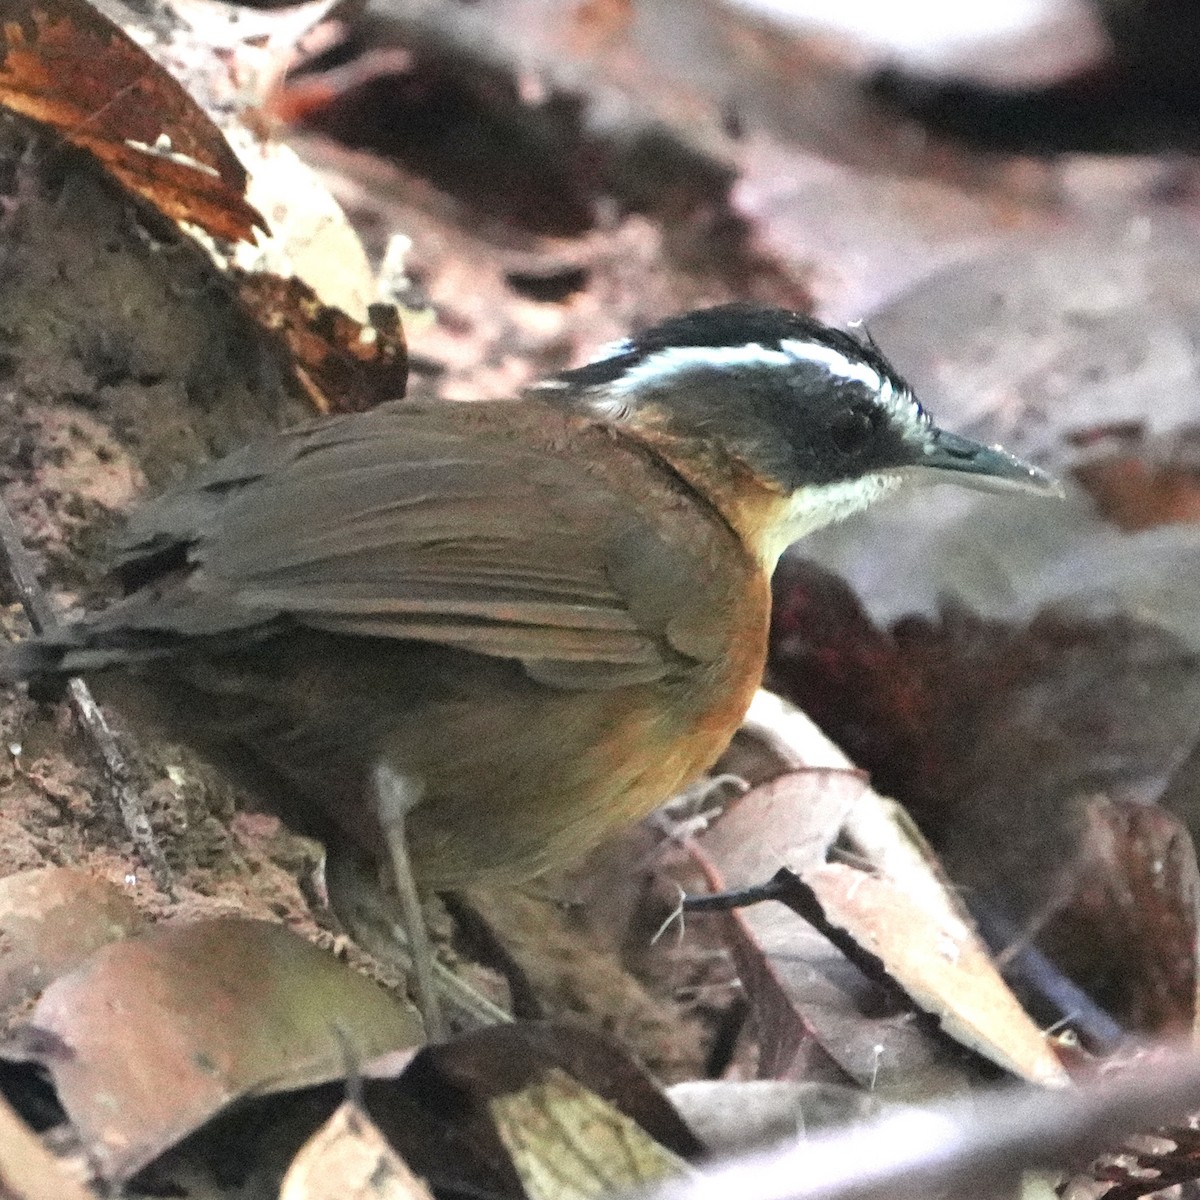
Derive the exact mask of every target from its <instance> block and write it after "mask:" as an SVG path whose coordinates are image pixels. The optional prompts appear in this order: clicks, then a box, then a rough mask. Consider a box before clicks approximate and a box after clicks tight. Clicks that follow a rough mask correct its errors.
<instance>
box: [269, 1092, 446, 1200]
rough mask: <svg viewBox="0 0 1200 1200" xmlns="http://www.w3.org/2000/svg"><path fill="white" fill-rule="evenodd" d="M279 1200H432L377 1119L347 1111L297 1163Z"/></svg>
mask: <svg viewBox="0 0 1200 1200" xmlns="http://www.w3.org/2000/svg"><path fill="white" fill-rule="evenodd" d="M279 1200H431V1196H430V1192H429V1189H428V1188H427V1187H426V1186H425V1185H424V1184H423V1183H422V1182H421V1180H420V1179H418V1178H417V1177H416V1176H415V1175H414V1174H413V1173H412V1172H411V1171H410V1170H409V1169H408V1167H406V1166H405V1165H404V1160H403V1159H402V1158H401V1157H400V1156H399V1155H398V1154H397V1153H396V1152H395V1150H393V1149H392V1148H391V1146H389V1145H388V1143H387V1141H386V1140H385V1139H384V1137H383V1135H382V1134H381V1133H380V1132H379V1130H378V1129H376V1128H375V1126H374V1125H372V1124H371V1119H370V1118H369V1117H368V1116H367V1115H366V1113H364V1112H363V1111H362V1109H360V1108H358V1107H357V1106H356V1105H354V1104H352V1103H350V1102H347V1103H345V1104H343V1105H342V1106H341V1108H339V1109H338V1110H337V1112H335V1113H334V1114H333V1116H332V1117H330V1118H329V1120H328V1121H326V1122H325V1124H324V1125H322V1126H321V1128H320V1129H318V1130H317V1132H316V1133H314V1134H313V1135H312V1137H311V1138H309V1140H308V1141H307V1142H306V1143H305V1144H304V1146H303V1147H302V1148H301V1150H300V1153H299V1154H297V1155H296V1157H295V1158H294V1159H293V1160H292V1165H291V1166H290V1167H289V1168H288V1172H287V1174H286V1175H285V1176H284V1178H283V1186H282V1187H281V1188H280V1189H279Z"/></svg>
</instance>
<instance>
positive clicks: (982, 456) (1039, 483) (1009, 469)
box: [919, 429, 1064, 498]
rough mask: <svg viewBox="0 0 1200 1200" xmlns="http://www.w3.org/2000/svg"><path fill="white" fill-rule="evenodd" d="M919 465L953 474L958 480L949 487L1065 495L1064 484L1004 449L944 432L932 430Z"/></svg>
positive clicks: (948, 481) (932, 480) (955, 479)
mask: <svg viewBox="0 0 1200 1200" xmlns="http://www.w3.org/2000/svg"><path fill="white" fill-rule="evenodd" d="M919 465H920V466H922V467H932V468H933V469H934V470H936V471H953V472H954V473H955V477H954V479H953V480H950V479H947V480H946V482H947V483H950V482H954V483H957V484H959V485H960V486H962V487H970V488H976V489H978V490H979V491H988V492H994V491H1018V492H1032V493H1035V494H1037V495H1041V496H1058V497H1060V498H1061V497H1062V496H1063V494H1064V493H1063V487H1062V484H1061V483H1059V482H1058V480H1057V479H1055V478H1054V477H1053V476H1052V475H1047V474H1046V472H1045V471H1043V470H1042V469H1041V468H1040V467H1035V466H1034V465H1033V464H1032V463H1027V462H1026V461H1025V460H1024V459H1021V458H1018V457H1017V456H1016V455H1015V454H1009V452H1008V451H1007V450H1004V449H1002V448H1001V447H1000V446H985V445H984V444H983V443H982V442H973V441H971V439H970V438H964V437H959V436H958V434H956V433H947V432H946V430H944V429H934V430H932V436H931V437H930V439H929V441H928V442H926V444H925V446H924V454H923V455H922V457H921V459H920V461H919ZM930 482H936V476H933V477H931V478H930Z"/></svg>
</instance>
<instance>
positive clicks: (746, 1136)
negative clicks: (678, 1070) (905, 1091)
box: [667, 1079, 882, 1157]
mask: <svg viewBox="0 0 1200 1200" xmlns="http://www.w3.org/2000/svg"><path fill="white" fill-rule="evenodd" d="M667 1095H668V1096H670V1098H671V1103H672V1104H674V1105H675V1107H676V1108H678V1109H679V1111H680V1113H682V1114H683V1119H684V1120H685V1121H687V1123H688V1124H689V1125H690V1126H691V1127H692V1129H693V1130H695V1132H696V1135H697V1136H698V1137H699V1138H700V1139H701V1140H702V1141H703V1142H704V1144H705V1146H707V1147H708V1149H709V1152H710V1153H711V1154H712V1155H713V1156H715V1157H723V1156H726V1155H734V1154H746V1153H749V1152H750V1151H751V1150H756V1149H758V1148H760V1147H763V1148H765V1147H767V1146H777V1145H781V1144H783V1143H786V1142H788V1141H789V1140H792V1139H795V1138H803V1137H806V1136H807V1135H808V1134H810V1133H813V1132H815V1131H817V1130H819V1129H835V1128H839V1127H841V1126H844V1125H851V1124H854V1123H856V1122H859V1121H864V1120H866V1119H867V1118H869V1117H873V1116H876V1115H877V1114H878V1113H879V1111H880V1109H881V1107H882V1101H881V1100H880V1098H879V1096H878V1095H877V1094H874V1093H871V1092H865V1091H863V1090H862V1089H861V1088H858V1087H846V1086H838V1085H836V1084H828V1083H793V1082H790V1081H785V1080H776V1079H745V1080H732V1079H694V1080H691V1081H689V1082H688V1083H677V1084H675V1085H674V1086H673V1087H670V1088H668V1089H667Z"/></svg>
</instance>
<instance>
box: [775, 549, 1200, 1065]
mask: <svg viewBox="0 0 1200 1200" xmlns="http://www.w3.org/2000/svg"><path fill="white" fill-rule="evenodd" d="M1198 667H1200V659H1198V658H1197V655H1196V653H1195V651H1194V650H1192V649H1189V647H1187V646H1186V645H1184V644H1183V643H1182V642H1181V641H1180V639H1179V638H1177V637H1175V636H1173V635H1171V634H1169V633H1167V632H1165V631H1163V630H1161V629H1158V628H1155V627H1154V626H1153V625H1150V624H1147V623H1145V622H1143V621H1141V620H1140V619H1138V618H1137V617H1135V616H1132V615H1130V616H1126V615H1122V614H1109V615H1107V616H1088V615H1086V614H1081V613H1076V612H1073V611H1070V610H1065V611H1064V610H1049V611H1046V612H1044V613H1042V614H1040V615H1038V616H1037V617H1036V618H1035V619H1034V620H1033V621H1032V622H1029V623H1027V624H1026V623H1021V622H1000V621H995V620H985V619H982V618H978V617H974V616H971V615H970V614H968V613H965V612H963V611H961V610H959V609H958V608H957V607H951V608H948V609H947V610H946V611H944V612H943V613H942V615H941V617H940V618H939V619H938V620H936V621H927V620H924V619H922V618H917V617H912V618H909V619H907V620H904V621H902V622H898V623H897V624H896V625H894V626H893V627H891V628H881V627H878V626H876V625H874V624H873V623H872V622H871V621H870V619H869V618H868V617H867V616H866V614H865V613H864V611H863V609H862V606H861V605H860V604H859V602H858V601H857V600H856V599H855V598H854V596H853V595H852V594H851V593H850V591H849V589H848V588H847V587H846V585H845V584H844V583H842V582H841V581H840V580H837V579H836V578H834V577H832V576H830V575H829V574H828V573H825V572H822V571H821V570H820V569H819V568H817V567H815V566H814V565H813V564H808V563H804V562H801V561H799V560H793V561H790V562H786V563H784V564H782V566H781V569H780V571H779V573H778V577H777V580H776V606H775V615H774V627H773V631H772V652H771V666H770V671H769V676H770V681H771V684H772V686H774V687H776V688H778V689H780V690H782V691H784V692H785V693H786V694H787V695H789V696H790V697H791V698H792V699H794V700H795V701H796V702H797V703H798V704H800V705H801V706H802V707H803V708H804V709H805V711H806V712H808V713H810V714H811V715H812V716H813V718H814V719H815V720H817V721H818V722H819V723H820V724H821V726H822V728H824V729H825V730H826V731H827V732H829V734H830V735H831V736H832V737H834V738H836V739H837V740H838V741H839V743H841V744H843V745H844V746H845V748H846V750H847V751H848V752H849V753H850V754H851V755H852V757H853V759H854V761H855V762H856V763H858V764H859V765H860V766H862V767H864V768H865V769H867V770H868V771H869V772H870V773H871V778H872V779H873V780H874V781H875V783H876V786H877V787H878V788H879V789H880V790H882V791H886V792H887V793H888V794H889V795H892V796H895V797H896V798H897V799H898V800H899V801H901V802H902V803H903V804H904V805H905V807H906V809H907V810H908V811H909V812H910V813H911V814H912V815H913V816H914V817H915V818H916V820H917V821H918V823H919V825H920V828H921V830H922V831H923V832H924V834H925V835H926V836H927V837H928V839H929V840H930V841H931V842H932V843H933V845H934V846H935V848H936V850H937V853H938V855H939V857H940V859H941V861H942V863H943V864H944V866H945V868H946V870H947V871H948V872H949V874H950V875H951V877H952V878H953V880H954V882H955V883H956V884H957V885H959V886H960V887H961V888H962V889H963V897H964V900H965V902H966V903H967V905H968V907H969V908H970V909H971V912H972V914H973V915H974V916H975V919H976V920H977V921H978V922H979V923H980V925H981V927H982V929H983V930H984V933H985V935H986V936H987V937H988V939H989V941H991V942H992V944H993V946H994V947H995V948H996V949H997V950H998V951H1001V952H1003V958H1004V962H1005V966H1004V971H1005V976H1006V978H1008V979H1009V980H1010V982H1011V983H1013V984H1014V986H1015V987H1017V989H1018V991H1019V994H1020V995H1021V996H1022V998H1023V999H1024V1000H1026V1002H1027V1003H1028V1004H1030V1005H1032V1006H1033V1011H1034V1013H1035V1015H1036V1016H1037V1018H1038V1019H1039V1020H1040V1021H1042V1022H1043V1023H1044V1024H1047V1025H1049V1024H1051V1023H1053V1022H1056V1021H1058V1020H1059V1019H1061V1018H1063V1017H1071V1018H1072V1025H1073V1027H1074V1028H1075V1029H1077V1030H1078V1031H1079V1032H1080V1033H1081V1034H1082V1035H1083V1036H1084V1037H1085V1038H1087V1039H1088V1040H1089V1042H1090V1043H1091V1044H1094V1045H1096V1046H1100V1045H1103V1044H1106V1043H1110V1042H1111V1041H1112V1039H1113V1037H1114V1036H1118V1037H1119V1036H1120V1026H1121V1025H1124V1026H1125V1027H1126V1028H1127V1029H1129V1030H1131V1031H1144V1032H1147V1033H1151V1032H1155V1031H1156V1030H1160V1029H1162V1028H1164V1026H1163V1024H1162V1021H1163V1019H1164V1016H1165V1011H1164V1008H1163V1006H1162V1003H1161V1002H1155V1003H1150V1002H1149V996H1148V993H1147V991H1146V988H1147V986H1148V980H1149V978H1150V977H1151V976H1153V977H1155V978H1157V979H1158V980H1159V982H1160V983H1161V982H1162V981H1163V979H1164V972H1166V973H1167V974H1171V975H1174V976H1175V977H1176V978H1177V980H1178V986H1177V987H1176V988H1175V989H1173V994H1174V995H1176V996H1177V997H1178V998H1179V999H1180V1000H1182V998H1183V997H1184V996H1186V995H1188V994H1190V988H1189V985H1187V984H1186V983H1184V982H1183V981H1182V978H1181V977H1180V976H1179V970H1180V967H1181V965H1182V964H1184V963H1185V962H1188V961H1190V954H1191V952H1190V951H1188V950H1187V949H1184V950H1183V956H1182V958H1181V957H1180V948H1181V946H1183V945H1184V943H1185V942H1186V938H1187V936H1189V935H1187V934H1186V933H1185V932H1184V930H1185V929H1186V927H1188V926H1190V925H1191V924H1192V920H1193V918H1192V917H1191V915H1190V910H1191V907H1192V901H1191V900H1190V899H1188V898H1187V895H1186V892H1187V887H1186V886H1185V877H1186V875H1187V873H1188V866H1187V864H1186V863H1184V862H1183V861H1182V859H1180V860H1179V862H1178V863H1177V864H1176V866H1177V867H1178V870H1176V866H1172V865H1168V866H1167V870H1166V872H1165V873H1163V874H1161V875H1159V876H1156V877H1153V878H1154V879H1155V880H1156V882H1155V884H1154V887H1155V894H1156V896H1157V897H1158V898H1157V900H1156V901H1155V902H1154V903H1153V904H1152V905H1151V906H1150V907H1151V910H1152V911H1153V912H1154V913H1155V914H1156V915H1155V916H1154V917H1153V918H1148V919H1151V920H1152V923H1155V924H1157V923H1159V922H1162V921H1164V920H1167V919H1168V918H1167V914H1166V910H1167V907H1171V908H1173V909H1174V910H1175V914H1176V915H1175V916H1173V917H1171V918H1169V921H1170V924H1171V925H1172V926H1173V927H1174V928H1175V929H1176V930H1177V933H1178V934H1179V936H1173V937H1170V938H1164V937H1161V936H1159V932H1156V931H1154V930H1152V929H1151V928H1150V926H1149V925H1147V924H1146V923H1145V921H1144V920H1142V919H1141V918H1138V917H1137V916H1135V913H1136V910H1137V907H1138V906H1137V905H1136V904H1135V905H1132V906H1131V905H1130V903H1129V901H1128V900H1127V899H1125V900H1122V899H1121V896H1122V895H1126V896H1127V895H1128V892H1129V889H1130V887H1131V886H1134V887H1143V886H1144V884H1136V883H1135V882H1134V881H1135V880H1136V879H1139V878H1141V879H1143V880H1144V881H1145V883H1149V881H1150V879H1151V878H1152V877H1151V876H1148V875H1146V871H1147V870H1149V869H1150V867H1151V866H1152V864H1154V863H1159V864H1175V860H1176V857H1177V855H1187V854H1190V853H1191V851H1190V847H1189V846H1188V845H1187V844H1186V843H1187V836H1186V833H1185V831H1184V830H1183V829H1180V828H1179V827H1178V826H1177V825H1175V824H1174V823H1173V822H1172V821H1171V819H1170V818H1169V817H1167V816H1165V815H1162V816H1161V819H1158V818H1156V816H1155V812H1156V808H1155V807H1154V806H1155V804H1156V802H1161V804H1163V805H1166V806H1168V807H1169V808H1170V809H1171V810H1172V811H1173V812H1174V813H1175V814H1176V815H1177V816H1178V817H1179V818H1181V819H1182V821H1183V822H1184V823H1185V825H1186V826H1187V827H1188V828H1189V829H1190V830H1191V831H1193V832H1192V836H1194V831H1195V830H1196V829H1200V823H1198V822H1200V804H1197V802H1196V798H1195V790H1194V788H1193V787H1192V785H1191V784H1190V783H1189V779H1190V778H1192V777H1194V760H1193V759H1192V758H1190V757H1189V754H1188V752H1189V750H1190V749H1191V748H1192V746H1193V745H1194V744H1195V741H1196V737H1197V733H1196V729H1197V716H1196V713H1197V711H1198V709H1197V706H1198V705H1200V669H1198ZM1098 798H1100V799H1098ZM1096 804H1115V805H1116V806H1117V808H1118V809H1119V810H1120V811H1121V812H1127V813H1128V814H1130V819H1133V818H1134V817H1136V822H1135V826H1136V828H1134V829H1130V830H1129V832H1128V834H1127V835H1126V834H1122V835H1119V836H1117V837H1116V838H1115V841H1114V840H1113V839H1112V838H1109V840H1108V850H1106V851H1102V850H1101V846H1100V842H1099V841H1098V840H1097V838H1096V836H1095V835H1096V833H1097V828H1096V825H1095V815H1096V814H1095V812H1094V811H1093V808H1094V806H1095V805H1096ZM1097 811H1098V810H1097ZM1122 820H1124V818H1122ZM1176 835H1181V836H1182V841H1178V838H1177V836H1176ZM1177 841H1178V844H1176V843H1177ZM1139 844H1141V849H1140V850H1139V849H1137V847H1138V845H1139ZM1153 847H1157V848H1158V849H1156V850H1153V851H1152V848H1153ZM1168 851H1169V853H1168ZM1139 861H1142V862H1143V866H1139V865H1138V863H1139ZM1180 872H1182V874H1180ZM1169 881H1170V882H1169ZM1149 898H1150V897H1149V895H1148V894H1147V896H1146V899H1149ZM1180 937H1183V938H1184V942H1181V941H1180ZM1037 955H1041V956H1042V959H1041V961H1039V960H1038V958H1037V957H1036V956H1037ZM1047 955H1048V956H1049V963H1047V962H1045V958H1046V956H1047ZM1151 963H1155V964H1157V965H1155V966H1153V967H1151V966H1150V964H1151ZM1171 963H1173V964H1174V965H1170V964H1171ZM1185 970H1187V971H1190V967H1187V968H1185ZM1147 971H1148V972H1149V974H1148V975H1147V973H1146V972H1147ZM1064 977H1065V979H1064ZM1080 989H1082V994H1083V995H1090V996H1091V998H1092V999H1091V1002H1090V1004H1089V1005H1087V1006H1086V1010H1081V1006H1080V998H1081V992H1080ZM1185 1007H1186V1008H1187V1010H1188V1011H1189V1012H1190V1010H1191V1001H1186V1002H1185ZM1173 1011H1174V1016H1173V1017H1172V1020H1173V1021H1175V1022H1178V1021H1179V1020H1183V1021H1184V1023H1185V1024H1186V1023H1188V1022H1189V1021H1190V1017H1187V1016H1183V1017H1181V1016H1180V1014H1181V1011H1182V1010H1181V1009H1180V1008H1179V1007H1178V1004H1176V1005H1175V1006H1174V1010H1173ZM1106 1014H1107V1015H1106ZM1143 1022H1146V1023H1143ZM1172 1027H1173V1028H1179V1026H1178V1024H1175V1025H1173V1026H1172Z"/></svg>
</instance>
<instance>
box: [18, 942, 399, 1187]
mask: <svg viewBox="0 0 1200 1200" xmlns="http://www.w3.org/2000/svg"><path fill="white" fill-rule="evenodd" d="M25 1034H26V1037H25V1040H24V1044H26V1045H28V1046H30V1047H32V1049H31V1051H30V1052H29V1053H27V1054H26V1055H25V1057H32V1058H34V1059H35V1060H36V1061H40V1062H41V1063H42V1064H43V1065H44V1066H45V1068H46V1070H47V1071H48V1072H49V1073H50V1076H51V1078H52V1080H53V1082H54V1085H55V1088H56V1089H57V1092H58V1096H59V1100H60V1102H61V1104H62V1106H63V1108H64V1109H65V1110H66V1112H67V1115H68V1116H69V1118H70V1120H71V1122H72V1123H73V1124H74V1126H75V1127H76V1129H77V1130H78V1132H79V1134H80V1136H81V1137H82V1139H83V1142H84V1144H85V1145H86V1146H87V1147H88V1149H89V1151H90V1153H91V1154H92V1156H93V1157H94V1159H95V1161H96V1163H97V1165H98V1167H99V1169H100V1171H101V1173H102V1174H103V1175H104V1176H105V1177H106V1178H109V1179H112V1180H125V1179H128V1178H129V1177H130V1176H132V1175H133V1174H135V1173H136V1172H137V1171H138V1170H139V1169H141V1168H142V1167H143V1166H145V1165H146V1164H147V1163H149V1162H150V1161H152V1160H153V1159H154V1158H155V1157H157V1156H158V1155H159V1154H161V1153H162V1152H163V1151H164V1150H166V1149H167V1148H169V1147H170V1146H173V1145H174V1144H175V1143H176V1142H178V1141H179V1140H180V1139H181V1138H182V1137H184V1136H185V1135H186V1134H188V1133H190V1132H192V1130H194V1129H196V1128H197V1127H198V1126H199V1125H201V1124H202V1123H203V1122H205V1121H206V1120H208V1119H209V1118H210V1117H212V1116H214V1115H215V1114H216V1113H218V1112H220V1111H221V1110H222V1109H224V1108H225V1107H226V1106H227V1105H228V1104H230V1103H231V1102H232V1101H233V1100H236V1099H238V1098H239V1097H244V1096H248V1095H255V1094H262V1093H266V1092H273V1091H281V1090H285V1089H289V1088H297V1087H301V1086H303V1085H305V1084H311V1083H317V1082H321V1081H324V1080H329V1079H337V1078H340V1077H341V1076H342V1075H343V1073H344V1071H345V1066H346V1056H347V1054H348V1053H351V1054H354V1055H355V1056H357V1057H358V1059H359V1060H360V1061H361V1060H362V1059H365V1058H370V1057H373V1056H376V1055H378V1054H382V1053H384V1052H386V1051H389V1050H395V1049H400V1048H404V1047H409V1046H413V1045H415V1044H418V1043H419V1042H420V1041H421V1040H422V1031H421V1026H420V1020H419V1018H418V1017H417V1016H416V1014H415V1012H414V1011H413V1010H412V1008H411V1007H410V1006H409V1005H407V1004H405V1003H401V1002H399V1001H397V1000H395V999H394V998H393V997H392V996H391V995H389V994H388V993H387V992H384V991H383V990H382V989H380V988H379V987H377V986H376V985H375V984H373V983H372V982H371V981H370V980H368V979H366V978H365V977H364V976H362V975H360V974H358V973H357V972H356V971H354V970H352V969H351V968H350V967H349V966H347V965H346V964H345V963H342V962H339V961H338V960H337V959H335V958H333V957H332V956H331V955H329V954H326V953H325V952H323V951H321V950H318V949H317V948H316V947H315V946H313V945H311V944H310V943H308V942H306V941H304V940H303V939H302V938H300V937H298V936H296V935H295V934H293V933H289V932H288V931H287V930H286V929H283V928H282V927H280V926H277V925H270V924H267V923H265V922H259V921H244V920H234V919H220V920H210V921H200V922H196V923H194V924H179V925H171V924H167V925H159V926H157V927H156V928H155V929H154V930H153V931H151V932H150V933H148V934H147V935H145V936H144V937H140V938H132V939H129V940H126V941H123V942H118V943H116V944H114V945H110V946H106V947H104V948H103V949H101V950H99V951H98V952H97V953H96V954H95V955H93V956H92V958H91V959H90V960H89V961H88V962H86V963H85V964H84V965H83V966H82V967H80V968H79V969H77V970H76V971H74V972H72V973H71V974H69V975H64V976H61V977H60V978H59V979H57V980H56V981H55V982H54V983H53V984H52V985H51V986H50V987H49V988H47V989H46V991H45V992H44V993H43V994H42V997H41V999H40V1000H39V1002H38V1004H37V1006H36V1008H35V1009H34V1012H33V1014H32V1017H31V1019H30V1024H29V1027H28V1029H27V1030H25Z"/></svg>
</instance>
